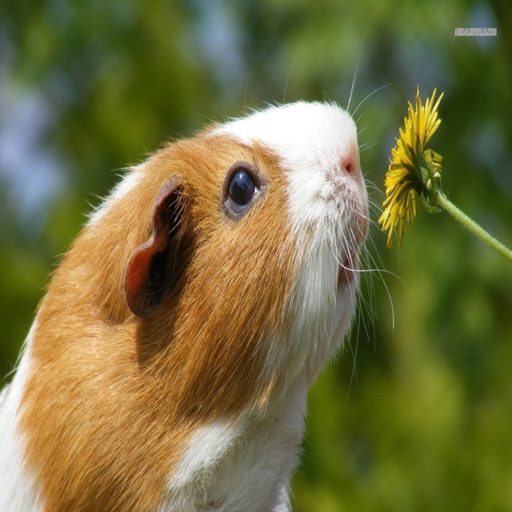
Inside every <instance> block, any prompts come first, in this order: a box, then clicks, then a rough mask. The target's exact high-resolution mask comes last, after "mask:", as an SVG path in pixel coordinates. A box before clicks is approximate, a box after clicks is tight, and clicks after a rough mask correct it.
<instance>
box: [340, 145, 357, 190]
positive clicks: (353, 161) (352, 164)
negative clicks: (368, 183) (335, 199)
mask: <svg viewBox="0 0 512 512" xmlns="http://www.w3.org/2000/svg"><path fill="white" fill-rule="evenodd" d="M340 167H341V172H342V174H343V175H344V176H347V177H349V178H352V179H354V180H355V181H357V182H358V183H361V181H362V177H361V167H360V165H359V155H358V153H357V149H356V150H355V151H352V152H351V153H350V154H349V155H347V156H345V157H343V158H342V159H341V165H340Z"/></svg>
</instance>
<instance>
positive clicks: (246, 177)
mask: <svg viewBox="0 0 512 512" xmlns="http://www.w3.org/2000/svg"><path fill="white" fill-rule="evenodd" d="M263 188H264V180H263V178H262V177H261V175H260V174H259V171H258V169H257V168H255V167H254V166H253V165H251V164H249V163H247V162H237V163H236V164H234V165H233V166H232V167H231V169H230V170H229V172H228V174H227V176H226V181H225V183H224V191H223V199H222V205H223V208H224V213H225V214H226V215H227V216H228V217H230V218H231V219H239V218H240V217H242V216H243V214H244V213H245V212H246V211H247V209H248V208H249V207H250V205H251V204H252V203H253V202H254V201H255V200H256V198H257V197H258V196H259V195H260V193H261V191H262V189H263Z"/></svg>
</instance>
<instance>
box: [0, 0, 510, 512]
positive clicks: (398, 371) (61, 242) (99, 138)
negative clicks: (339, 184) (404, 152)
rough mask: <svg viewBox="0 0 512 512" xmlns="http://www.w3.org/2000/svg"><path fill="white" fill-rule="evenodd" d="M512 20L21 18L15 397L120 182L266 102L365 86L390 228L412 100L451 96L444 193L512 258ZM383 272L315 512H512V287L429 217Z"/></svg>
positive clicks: (361, 93)
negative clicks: (182, 140) (161, 154)
mask: <svg viewBox="0 0 512 512" xmlns="http://www.w3.org/2000/svg"><path fill="white" fill-rule="evenodd" d="M511 21H512V4H511V3H510V2H508V1H507V0H501V1H500V0H493V1H485V0H482V1H473V0H455V1H453V2H450V3H445V2H440V1H433V2H417V1H415V0H401V1H400V2H398V1H391V2H384V1H370V0H362V1H360V2H358V3H357V4H355V3H354V4H350V5H349V4H348V3H344V2H337V1H336V0H319V1H317V2H314V3H313V2H306V1H291V0H262V1H260V2H250V1H249V0H244V1H241V2H229V1H218V2H209V1H208V0H194V1H186V0H181V1H174V2H166V1H164V0H155V1H152V2H131V1H127V2H113V1H106V2H99V1H98V0H83V1H78V2H66V1H64V0H45V1H41V2H36V3H33V4H32V5H31V6H30V8H27V6H26V4H25V3H24V2H16V1H13V0H4V1H3V2H2V5H1V6H0V214H1V218H2V222H1V223H0V246H1V248H2V249H1V252H0V322H1V325H3V334H2V340H1V344H0V377H4V376H6V375H7V374H8V372H9V371H10V370H11V369H12V367H13V365H14V364H15V361H16V358H17V354H18V352H19V349H20V346H21V343H22V341H23V339H24V336H25V334H26V332H28V329H29V327H30V324H31V319H32V316H33V313H34V310H35V308H36V306H37V303H38V301H39V300H40V299H41V297H42V295H43V292H44V287H45V284H46V283H47V280H48V276H49V275H50V273H51V270H52V268H53V267H54V266H55V265H56V263H57V262H58V255H59V254H62V253H63V252H64V251H65V249H66V247H67V246H68V244H69V243H70V241H71V240H72V239H73V237H74V236H75V235H76V233H77V232H78V231H79V229H80V226H81V225H82V224H83V222H84V219H85V215H86V213H87V212H89V211H90V210H91V208H92V207H93V206H95V205H97V204H98V203H99V201H100V199H99V198H100V196H103V195H105V194H106V193H107V191H108V189H109V188H110V187H111V186H112V185H113V184H114V183H115V182H116V179H117V176H116V172H117V171H116V170H118V169H121V168H122V167H124V166H126V165H129V164H132V163H136V162H138V161H140V160H142V159H143V158H144V157H145V155H146V154H147V153H148V152H151V151H153V150H155V149H157V148H158V147H159V146H160V145H161V144H162V142H163V141H165V140H168V139H170V138H174V137H179V136H182V135H189V134H192V133H193V132H194V131H195V130H197V129H199V128H201V127H202V126H203V125H204V124H206V123H207V122H209V121H210V120H222V119H224V118H225V117H226V116H234V115H239V114H241V113H242V112H245V111H248V110H249V109H251V108H260V107H262V106H264V105H265V103H274V102H282V101H286V102H288V101H294V100H297V99H306V100H324V99H327V100H333V101H337V102H339V103H340V104H341V105H342V106H347V105H348V101H349V97H350V89H351V85H352V82H353V81H354V83H355V86H354V91H353V94H352V98H351V103H350V106H349V108H350V111H351V112H353V113H354V116H355V119H356V121H357V125H358V129H359V133H360V135H359V137H360V144H361V159H362V165H363V169H364V172H365V175H366V178H367V180H368V184H369V188H370V192H371V199H372V201H373V203H374V207H373V212H372V217H373V220H374V224H375V219H376V218H377V217H378V210H379V208H378V206H379V205H380V203H381V202H382V199H383V194H382V192H381V191H382V190H383V185H382V180H383V176H384V172H385V170H386V167H387V163H388V155H389V151H390V149H391V147H392V146H393V144H394V137H395V136H396V134H397V130H398V127H399V126H400V125H401V124H402V120H403V117H404V116H405V114H406V110H407V106H406V101H407V100H412V99H413V97H414V94H415V90H416V85H417V84H419V85H420V86H421V90H422V93H423V94H424V95H425V96H426V95H427V94H429V93H430V91H431V90H432V89H433V88H434V87H437V88H438V90H441V91H445V99H444V100H443V102H442V103H441V108H440V116H441V118H442V119H443V122H442V124H441V127H440V129H439V131H438V132H437V133H436V135H435V137H434V139H433V141H432V148H434V149H435V150H436V151H438V152H440V153H441V154H442V155H443V156H444V169H445V171H444V173H445V175H444V178H443V183H444V188H445V190H446V191H448V193H449V196H450V198H451V199H452V200H453V201H454V202H455V203H456V204H458V205H459V206H461V207H462V208H463V209H464V210H465V211H466V212H467V213H468V214H470V216H472V217H473V218H475V219H477V220H479V221H480V222H481V223H482V224H483V225H484V226H485V227H486V228H488V229H489V230H490V231H491V232H492V233H493V234H495V235H497V236H498V238H500V239H501V240H503V241H504V242H505V243H507V244H508V245H509V246H510V245H512V235H511V232H510V219H511V205H512V124H511V122H510V119H512V88H511V86H510V84H511V83H512V30H511V28H512V24H511ZM457 27H496V28H497V37H489V38H477V37H465V38H464V37H455V36H454V31H455V28H457ZM356 69H357V73H356ZM27 105H28V107H27ZM27 108H28V110H27ZM13 134H17V135H16V136H13ZM6 155H8V157H7V156H6ZM9 155H10V156H9ZM45 162H46V165H43V164H44V163H45ZM30 191H32V192H31V193H29V192H30ZM365 269H366V270H368V272H366V273H365V274H364V276H363V279H362V289H363V294H362V300H361V307H360V310H359V314H358V317H357V319H356V322H355V326H354V329H353V333H352V336H351V338H350V340H348V341H347V344H346V346H345V348H344V350H343V351H342V353H341V354H340V357H339V358H338V359H337V361H335V362H334V363H333V364H331V365H330V366H329V368H328V369H327V371H326V372H325V373H324V374H322V376H321V377H320V379H319V380H318V382H317V384H316V385H315V387H314V388H313V390H312V392H311V395H310V415H309V417H308V433H307V436H306V438H305V440H304V456H303V464H302V466H301V467H300V469H299V470H298V471H297V473H296V475H295V478H294V481H293V484H294V485H293V492H294V506H295V508H296V510H300V511H305V512H308V511H321V512H329V511H338V510H361V511H367V510H368V511H370V510H376V511H377V510H378V511H385V510H393V511H395V510H406V511H409V510H414V511H418V510H450V511H453V510H478V511H486V510H489V511H491V510H492V511H494V510H512V435H511V432H512V372H511V368H512V320H511V318H512V317H511V314H512V268H511V267H510V265H509V264H508V263H507V262H506V261H505V260H502V259H500V257H499V256H497V255H495V254H493V253H491V252H490V251H489V250H488V249H487V248H485V247H483V246H482V245H481V244H480V243H479V242H478V241H476V240H475V239H472V238H471V236H470V235H469V234H468V233H466V232H464V231H463V230H462V229H461V228H460V227H459V226H458V225H456V224H455V222H454V221H453V220H451V219H450V218H449V217H448V216H447V215H446V214H439V215H437V216H431V215H427V214H425V213H424V212H423V211H422V210H420V212H419V216H418V219H417V220H416V222H415V225H414V226H413V227H412V228H411V229H409V230H408V231H407V234H406V237H405V240H404V243H403V246H402V247H398V244H394V246H393V249H392V250H390V251H388V250H386V249H385V235H384V234H382V233H380V232H379V230H378V228H377V227H376V226H375V225H374V226H373V228H372V232H371V235H370V240H369V242H368V244H367V254H366V256H365Z"/></svg>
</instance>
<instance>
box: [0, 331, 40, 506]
mask: <svg viewBox="0 0 512 512" xmlns="http://www.w3.org/2000/svg"><path fill="white" fill-rule="evenodd" d="M36 323H37V322H34V324H33V325H32V328H31V329H30V332H29V335H28V337H27V339H26V341H25V345H24V350H23V354H24V355H23V357H22V358H21V362H20V365H19V367H18V370H17V372H16V375H15V377H14V379H13V381H12V382H11V384H10V385H9V386H8V387H6V388H5V389H4V390H3V391H2V394H1V395H0V418H1V420H0V468H2V478H1V482H2V485H1V490H0V511H1V512H29V511H30V512H38V511H40V510H42V507H41V506H40V505H38V498H37V496H38V492H37V486H36V485H35V484H34V480H33V478H32V476H31V475H30V473H29V472H28V470H27V469H26V468H25V461H24V456H23V454H24V450H25V443H24V439H23V437H22V436H21V434H20V431H19V427H18V421H19V409H20V405H21V399H22V396H23V389H24V387H25V382H26V380H27V376H28V371H29V368H30V345H31V342H32V338H33V336H34V332H35V329H36Z"/></svg>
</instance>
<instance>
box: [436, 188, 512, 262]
mask: <svg viewBox="0 0 512 512" xmlns="http://www.w3.org/2000/svg"><path fill="white" fill-rule="evenodd" d="M436 203H437V205H438V206H439V207H440V208H443V209H444V210H446V211H447V212H448V213H449V214H450V215H452V217H454V219H455V220H458V221H459V222H460V223H461V224H462V225H463V226H464V227H466V228H467V229H469V231H471V233H473V234H474V235H475V236H477V237H478V238H480V240H482V242H485V243H486V244H487V245H488V246H489V247H490V248H491V249H494V250H495V251H496V252H497V253H498V254H501V255H502V256H503V257H504V258H506V259H507V260H509V261H510V262H512V251H511V250H510V249H509V248H508V247H505V246H504V245H503V244H502V243H501V242H498V240H496V238H494V237H492V236H491V235H490V234H489V233H487V231H485V229H482V228H481V227H480V226H479V225H478V224H477V223H476V222H475V221H474V220H472V219H470V218H469V217H468V216H467V215H466V214H465V213H464V212H463V211H462V210H459V208H457V207H456V206H455V205H454V204H453V203H452V202H451V201H450V200H449V199H448V198H447V197H446V196H445V195H444V194H443V193H442V192H438V193H437V194H436Z"/></svg>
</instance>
